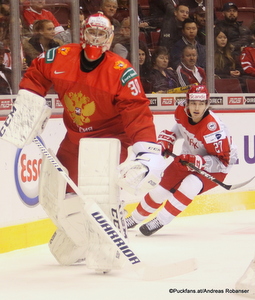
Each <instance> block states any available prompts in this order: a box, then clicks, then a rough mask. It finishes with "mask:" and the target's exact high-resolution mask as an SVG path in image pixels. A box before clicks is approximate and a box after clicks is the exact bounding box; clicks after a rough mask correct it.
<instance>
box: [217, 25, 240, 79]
mask: <svg viewBox="0 0 255 300" xmlns="http://www.w3.org/2000/svg"><path fill="white" fill-rule="evenodd" d="M214 41H215V44H214V67H215V71H214V73H215V75H217V76H218V77H220V78H229V77H240V75H241V72H240V65H239V70H238V69H237V66H236V61H237V59H235V58H234V57H233V52H232V46H231V44H230V42H229V40H228V36H227V33H226V32H224V31H223V30H222V29H221V28H219V27H217V26H216V27H215V28H214Z"/></svg>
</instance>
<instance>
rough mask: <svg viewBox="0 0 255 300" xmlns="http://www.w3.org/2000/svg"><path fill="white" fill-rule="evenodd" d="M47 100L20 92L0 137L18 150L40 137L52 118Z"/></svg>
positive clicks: (30, 93) (29, 93) (26, 92)
mask: <svg viewBox="0 0 255 300" xmlns="http://www.w3.org/2000/svg"><path fill="white" fill-rule="evenodd" d="M50 115H51V108H50V107H48V106H47V105H46V100H45V99H44V98H43V97H41V96H38V95H36V94H34V93H32V92H29V91H27V90H19V92H18V94H17V97H16V100H15V102H14V104H13V106H12V110H11V112H10V113H9V115H8V116H7V119H6V120H5V122H4V125H3V126H2V128H1V129H0V137H1V138H2V139H4V140H6V141H8V142H10V143H12V144H14V145H15V146H16V147H18V148H23V147H24V146H25V145H27V144H30V143H31V142H32V141H33V139H34V138H35V137H36V136H37V135H40V134H41V133H42V131H43V129H44V128H45V125H46V122H47V121H48V119H49V118H50Z"/></svg>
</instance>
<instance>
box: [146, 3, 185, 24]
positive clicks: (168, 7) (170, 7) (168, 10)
mask: <svg viewBox="0 0 255 300" xmlns="http://www.w3.org/2000/svg"><path fill="white" fill-rule="evenodd" d="M179 2H181V1H178V0H149V6H150V16H151V20H150V25H151V26H154V27H156V28H157V29H161V27H162V25H163V19H164V18H165V16H169V17H172V16H174V9H175V7H176V6H177V5H178V4H179ZM187 5H188V4H187Z"/></svg>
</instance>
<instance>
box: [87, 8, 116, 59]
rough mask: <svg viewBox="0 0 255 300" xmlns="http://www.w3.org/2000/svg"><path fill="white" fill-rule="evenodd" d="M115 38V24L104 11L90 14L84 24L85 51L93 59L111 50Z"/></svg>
mask: <svg viewBox="0 0 255 300" xmlns="http://www.w3.org/2000/svg"><path fill="white" fill-rule="evenodd" d="M112 39H113V26H112V24H111V22H110V20H109V19H108V18H107V17H106V16H104V14H103V13H101V12H98V13H96V14H94V15H91V16H89V17H88V18H87V19H86V21H85V26H84V40H85V46H84V51H85V53H86V57H87V58H88V59H91V60H96V59H98V58H99V57H100V56H101V55H102V53H104V52H105V51H106V50H109V49H110V47H111V44H112Z"/></svg>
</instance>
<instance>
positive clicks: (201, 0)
mask: <svg viewBox="0 0 255 300" xmlns="http://www.w3.org/2000/svg"><path fill="white" fill-rule="evenodd" d="M181 2H182V3H183V4H186V5H188V7H189V9H190V17H191V18H193V17H194V13H195V11H196V10H197V8H198V7H201V8H203V7H205V0H182V1H181Z"/></svg>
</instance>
